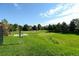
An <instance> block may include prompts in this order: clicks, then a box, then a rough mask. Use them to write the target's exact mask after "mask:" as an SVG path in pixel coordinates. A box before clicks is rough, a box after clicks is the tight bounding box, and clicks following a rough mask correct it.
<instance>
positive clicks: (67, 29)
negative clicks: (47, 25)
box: [61, 22, 69, 33]
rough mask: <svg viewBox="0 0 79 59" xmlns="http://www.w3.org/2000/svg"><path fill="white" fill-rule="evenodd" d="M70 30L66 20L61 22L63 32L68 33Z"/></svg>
mask: <svg viewBox="0 0 79 59" xmlns="http://www.w3.org/2000/svg"><path fill="white" fill-rule="evenodd" d="M68 31H69V28H68V25H67V24H66V23H65V22H63V23H62V24H61V32H62V33H67V32H68Z"/></svg>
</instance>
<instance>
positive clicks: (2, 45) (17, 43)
mask: <svg viewBox="0 0 79 59" xmlns="http://www.w3.org/2000/svg"><path fill="white" fill-rule="evenodd" d="M12 45H19V43H14V44H13V43H10V44H1V45H0V46H12Z"/></svg>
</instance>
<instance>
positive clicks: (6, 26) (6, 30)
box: [1, 19, 9, 36]
mask: <svg viewBox="0 0 79 59" xmlns="http://www.w3.org/2000/svg"><path fill="white" fill-rule="evenodd" d="M1 23H2V25H3V34H4V35H5V36H8V34H9V24H8V21H7V20H6V19H3V20H1Z"/></svg>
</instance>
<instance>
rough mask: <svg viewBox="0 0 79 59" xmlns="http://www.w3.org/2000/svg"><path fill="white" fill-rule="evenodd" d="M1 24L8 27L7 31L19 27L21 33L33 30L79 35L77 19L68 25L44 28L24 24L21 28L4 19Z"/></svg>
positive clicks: (62, 24) (54, 25)
mask: <svg viewBox="0 0 79 59" xmlns="http://www.w3.org/2000/svg"><path fill="white" fill-rule="evenodd" d="M1 23H4V24H5V25H6V27H8V29H7V30H8V31H9V32H12V31H17V30H18V29H19V27H20V30H21V31H33V30H36V31H38V30H47V31H48V32H56V33H79V19H78V18H76V19H72V21H71V22H70V24H66V22H62V23H61V24H60V23H57V24H49V25H46V26H42V25H41V24H38V25H33V26H31V25H28V24H25V25H23V26H21V25H19V24H9V23H8V21H7V20H6V19H3V20H2V21H1Z"/></svg>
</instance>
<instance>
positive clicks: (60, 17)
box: [42, 4, 79, 25]
mask: <svg viewBox="0 0 79 59" xmlns="http://www.w3.org/2000/svg"><path fill="white" fill-rule="evenodd" d="M61 7H62V8H61ZM67 7H68V8H67ZM69 7H70V8H69ZM62 9H63V11H61V10H62ZM50 10H51V9H50ZM52 10H53V11H52V12H53V13H52V14H50V15H55V13H56V12H57V11H60V12H61V13H59V14H57V17H56V18H55V19H53V18H52V19H49V20H48V21H46V22H45V23H44V24H45V25H46V24H57V23H59V22H60V23H62V22H66V23H67V24H69V23H70V21H71V20H72V19H74V18H79V4H65V5H59V7H56V8H55V9H52ZM42 16H43V15H42Z"/></svg>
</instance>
